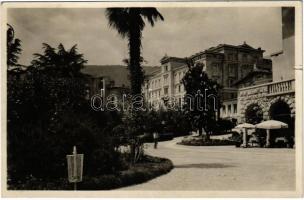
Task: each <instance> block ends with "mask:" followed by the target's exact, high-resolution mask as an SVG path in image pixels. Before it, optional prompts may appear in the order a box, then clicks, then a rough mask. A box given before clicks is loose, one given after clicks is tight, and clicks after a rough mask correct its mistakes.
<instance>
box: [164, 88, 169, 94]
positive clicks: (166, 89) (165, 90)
mask: <svg viewBox="0 0 304 200" xmlns="http://www.w3.org/2000/svg"><path fill="white" fill-rule="evenodd" d="M164 94H165V95H167V94H168V88H167V87H166V88H164Z"/></svg>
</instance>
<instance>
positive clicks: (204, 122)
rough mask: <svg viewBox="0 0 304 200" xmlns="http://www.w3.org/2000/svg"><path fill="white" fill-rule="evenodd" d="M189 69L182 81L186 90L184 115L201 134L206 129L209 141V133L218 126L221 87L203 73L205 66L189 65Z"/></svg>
mask: <svg viewBox="0 0 304 200" xmlns="http://www.w3.org/2000/svg"><path fill="white" fill-rule="evenodd" d="M188 67H189V70H188V72H187V73H186V74H185V76H184V78H183V79H182V83H183V84H184V87H185V90H186V95H185V98H184V99H185V100H184V102H185V104H184V110H185V112H184V114H185V115H186V116H187V117H188V120H189V121H191V123H192V127H193V129H195V130H199V132H200V134H202V128H204V130H205V131H206V133H207V139H208V138H209V133H210V132H212V131H213V130H214V128H215V126H216V110H217V109H219V104H220V103H219V102H220V101H219V90H220V86H219V85H218V84H217V83H216V82H215V81H213V80H211V79H209V78H208V76H207V74H206V73H205V72H204V71H203V64H196V65H193V64H192V63H188ZM205 91H206V92H205Z"/></svg>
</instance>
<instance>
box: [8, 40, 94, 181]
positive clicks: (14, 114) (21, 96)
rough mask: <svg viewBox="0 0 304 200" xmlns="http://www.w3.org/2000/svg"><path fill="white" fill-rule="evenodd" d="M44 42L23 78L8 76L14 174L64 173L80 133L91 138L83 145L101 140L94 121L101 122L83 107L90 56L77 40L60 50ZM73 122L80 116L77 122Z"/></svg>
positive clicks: (10, 167) (10, 165)
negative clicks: (80, 49) (85, 71)
mask: <svg viewBox="0 0 304 200" xmlns="http://www.w3.org/2000/svg"><path fill="white" fill-rule="evenodd" d="M44 48H45V52H44V53H43V54H36V59H34V60H33V61H32V66H30V67H28V68H27V70H26V71H25V72H24V74H23V75H22V79H18V78H14V76H15V75H16V74H10V79H9V81H8V97H7V104H8V152H9V154H8V173H9V178H12V179H14V180H21V179H24V178H26V177H27V176H30V175H34V176H38V177H47V175H50V176H53V177H56V176H57V175H58V174H60V175H62V173H63V172H64V171H63V167H64V164H65V159H64V158H65V154H66V153H69V152H70V151H71V149H72V147H71V145H68V144H69V142H73V143H74V142H76V141H77V138H80V137H78V136H79V135H82V138H86V140H82V142H83V143H82V144H79V145H78V146H80V147H83V146H85V145H84V144H85V143H86V141H88V140H90V141H91V145H90V147H92V148H94V147H96V145H97V144H96V145H95V142H94V143H93V142H92V141H94V140H95V141H96V138H95V136H94V135H92V134H93V133H94V132H96V131H100V129H98V128H96V125H95V127H93V126H92V124H97V123H93V122H92V120H91V119H90V118H89V116H90V115H89V116H80V115H81V114H82V112H81V111H83V110H84V111H87V110H88V109H87V108H85V109H84V108H83V107H84V105H85V103H86V100H85V80H84V77H83V75H82V74H81V73H80V69H81V68H82V66H83V64H84V63H85V62H86V61H85V60H84V59H83V56H82V54H79V53H78V52H77V50H76V46H74V47H73V48H72V49H70V50H69V51H65V50H64V48H63V45H59V48H58V50H55V49H54V48H52V47H51V46H49V45H47V44H45V45H44ZM73 117H74V118H77V119H78V118H81V119H87V120H86V121H84V120H78V121H76V120H72V119H73ZM71 122H73V123H74V122H75V123H74V124H73V126H72V125H71V124H72V123H71ZM77 131H78V132H77ZM67 132H68V134H70V136H71V137H70V138H68V137H67ZM83 134H87V136H85V135H83ZM89 134H90V135H89ZM76 135H78V136H76ZM78 142H79V141H78ZM74 144H75V143H74ZM87 144H90V143H89V142H88V143H87ZM92 148H90V149H91V150H92V151H93V149H92ZM67 149H68V151H67ZM82 149H84V148H82ZM47 163H48V164H47Z"/></svg>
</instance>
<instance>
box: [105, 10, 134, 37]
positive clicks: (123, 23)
mask: <svg viewBox="0 0 304 200" xmlns="http://www.w3.org/2000/svg"><path fill="white" fill-rule="evenodd" d="M106 17H107V18H108V21H109V26H110V27H111V28H114V29H116V30H117V31H118V33H119V34H120V35H121V37H122V38H125V37H126V36H127V35H128V33H129V30H130V27H129V22H128V19H129V14H128V9H126V8H107V9H106Z"/></svg>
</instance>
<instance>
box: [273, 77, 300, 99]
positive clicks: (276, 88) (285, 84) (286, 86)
mask: <svg viewBox="0 0 304 200" xmlns="http://www.w3.org/2000/svg"><path fill="white" fill-rule="evenodd" d="M294 91H295V80H294V79H293V80H287V81H280V82H273V83H271V84H269V85H268V96H272V95H280V94H285V93H290V92H294Z"/></svg>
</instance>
